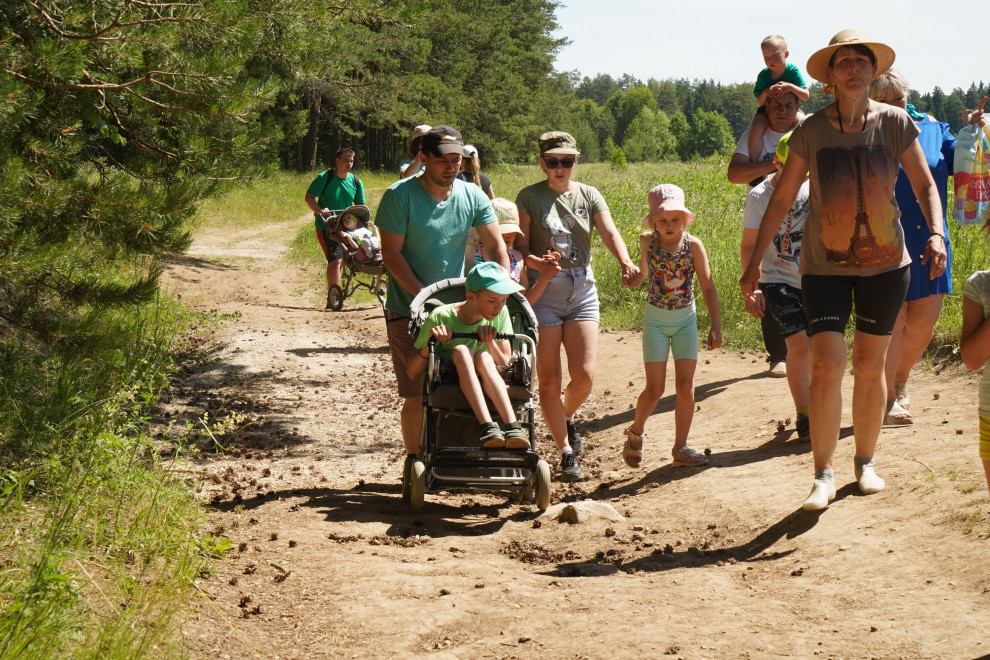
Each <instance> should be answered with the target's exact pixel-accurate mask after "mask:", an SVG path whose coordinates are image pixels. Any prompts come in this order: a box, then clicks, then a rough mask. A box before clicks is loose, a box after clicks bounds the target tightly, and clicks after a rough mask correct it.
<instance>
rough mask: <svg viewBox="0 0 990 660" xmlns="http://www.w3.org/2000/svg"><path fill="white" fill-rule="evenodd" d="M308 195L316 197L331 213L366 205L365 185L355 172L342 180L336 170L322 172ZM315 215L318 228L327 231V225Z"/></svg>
mask: <svg viewBox="0 0 990 660" xmlns="http://www.w3.org/2000/svg"><path fill="white" fill-rule="evenodd" d="M328 179H329V181H328ZM306 194H307V195H312V196H313V197H315V198H316V201H317V203H318V204H319V205H320V207H321V208H325V209H330V210H331V211H343V210H344V209H346V208H347V207H348V206H354V205H355V204H364V203H365V199H364V185H363V184H362V183H361V179H359V178H357V177H356V176H354V173H353V172H348V173H347V178H346V179H341V178H340V177H339V176H337V172H335V171H334V170H327V171H326V172H322V173H320V174H318V175H316V178H315V179H313V183H311V184H309V189H308V190H307V191H306ZM313 215H314V216H315V217H316V228H317V229H326V228H327V224H326V223H325V222H323V219H322V218H320V215H319V214H317V213H314V214H313Z"/></svg>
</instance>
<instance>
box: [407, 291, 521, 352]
mask: <svg viewBox="0 0 990 660" xmlns="http://www.w3.org/2000/svg"><path fill="white" fill-rule="evenodd" d="M454 304H456V303H452V304H450V305H441V306H440V307H437V308H436V309H434V310H433V311H432V312H430V315H429V316H427V317H426V322H424V323H423V327H422V328H420V330H419V336H418V337H416V344H415V346H416V350H417V351H419V350H422V349H423V347H424V346H426V342H428V341H430V333H432V332H433V328H435V327H437V326H438V325H445V326H447V327H448V328H450V331H451V332H478V328H480V327H481V326H483V325H493V326H495V328H496V330H497V331H498V332H500V333H503V334H507V335H510V334H512V333H513V332H514V331H513V329H512V321H511V320H510V319H509V309H508V308H507V307H503V308H502V311H501V312H499V313H498V316H496V317H495V320H494V321H492V322H491V323H489V322H488V321H486V320H484V319H481V320H480V321H478V322H477V323H475V324H474V325H468V324H466V323H464V322H463V321H461V320H460V319H459V318H457V313H456V312H455V310H454ZM462 345H463V346H467V347H468V350H470V351H471V355H474V354H475V353H477V352H478V351H483V350H485V345H484V344H482V343H479V342H478V340H477V339H454V340H453V341H451V342H450V343H449V344H441V343H439V342H438V343H437V347H436V351H437V354H438V355H439V356H440V357H442V358H447V359H450V357H451V356H452V355H453V354H454V346H462Z"/></svg>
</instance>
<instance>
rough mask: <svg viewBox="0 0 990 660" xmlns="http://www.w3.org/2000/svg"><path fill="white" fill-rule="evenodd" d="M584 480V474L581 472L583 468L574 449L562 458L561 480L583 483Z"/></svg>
mask: <svg viewBox="0 0 990 660" xmlns="http://www.w3.org/2000/svg"><path fill="white" fill-rule="evenodd" d="M582 479H584V472H581V466H580V465H578V460H577V456H576V455H575V454H574V450H573V449H572V450H571V451H569V452H567V453H566V454H564V455H563V456H561V457H560V480H561V481H581V480H582Z"/></svg>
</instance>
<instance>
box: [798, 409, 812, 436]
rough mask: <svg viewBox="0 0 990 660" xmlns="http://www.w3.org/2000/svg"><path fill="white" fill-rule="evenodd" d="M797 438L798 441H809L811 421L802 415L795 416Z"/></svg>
mask: <svg viewBox="0 0 990 660" xmlns="http://www.w3.org/2000/svg"><path fill="white" fill-rule="evenodd" d="M795 426H797V437H798V440H809V439H810V438H811V421H810V420H809V419H808V416H807V415H805V414H804V413H798V414H797V423H796V424H795Z"/></svg>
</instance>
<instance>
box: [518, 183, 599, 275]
mask: <svg viewBox="0 0 990 660" xmlns="http://www.w3.org/2000/svg"><path fill="white" fill-rule="evenodd" d="M571 186H572V187H573V188H574V189H573V190H572V191H570V192H567V193H564V194H563V195H561V194H559V193H556V192H554V191H553V190H552V189H551V188H550V186H549V185H548V184H547V182H546V181H541V182H539V183H534V184H533V185H531V186H526V187H525V188H523V189H522V190H520V191H519V196H518V197H516V206H518V207H519V210H520V211H521V212H523V213H526V214H527V215H529V251H530V252H531V253H533V254H535V255H543V254H544V253H545V252H546V251H547V250H551V251H556V252H559V253H560V267H561V268H564V269H567V268H575V267H577V266H588V265H590V264H591V232H592V228H593V227H594V224H595V214H597V213H600V212H602V211H607V210H608V205H607V204H606V203H605V198H604V197H602V194H601V193H600V192H598V190H596V189H595V188H592V187H591V186H587V185H585V184H583V183H577V182H572V183H571Z"/></svg>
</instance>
